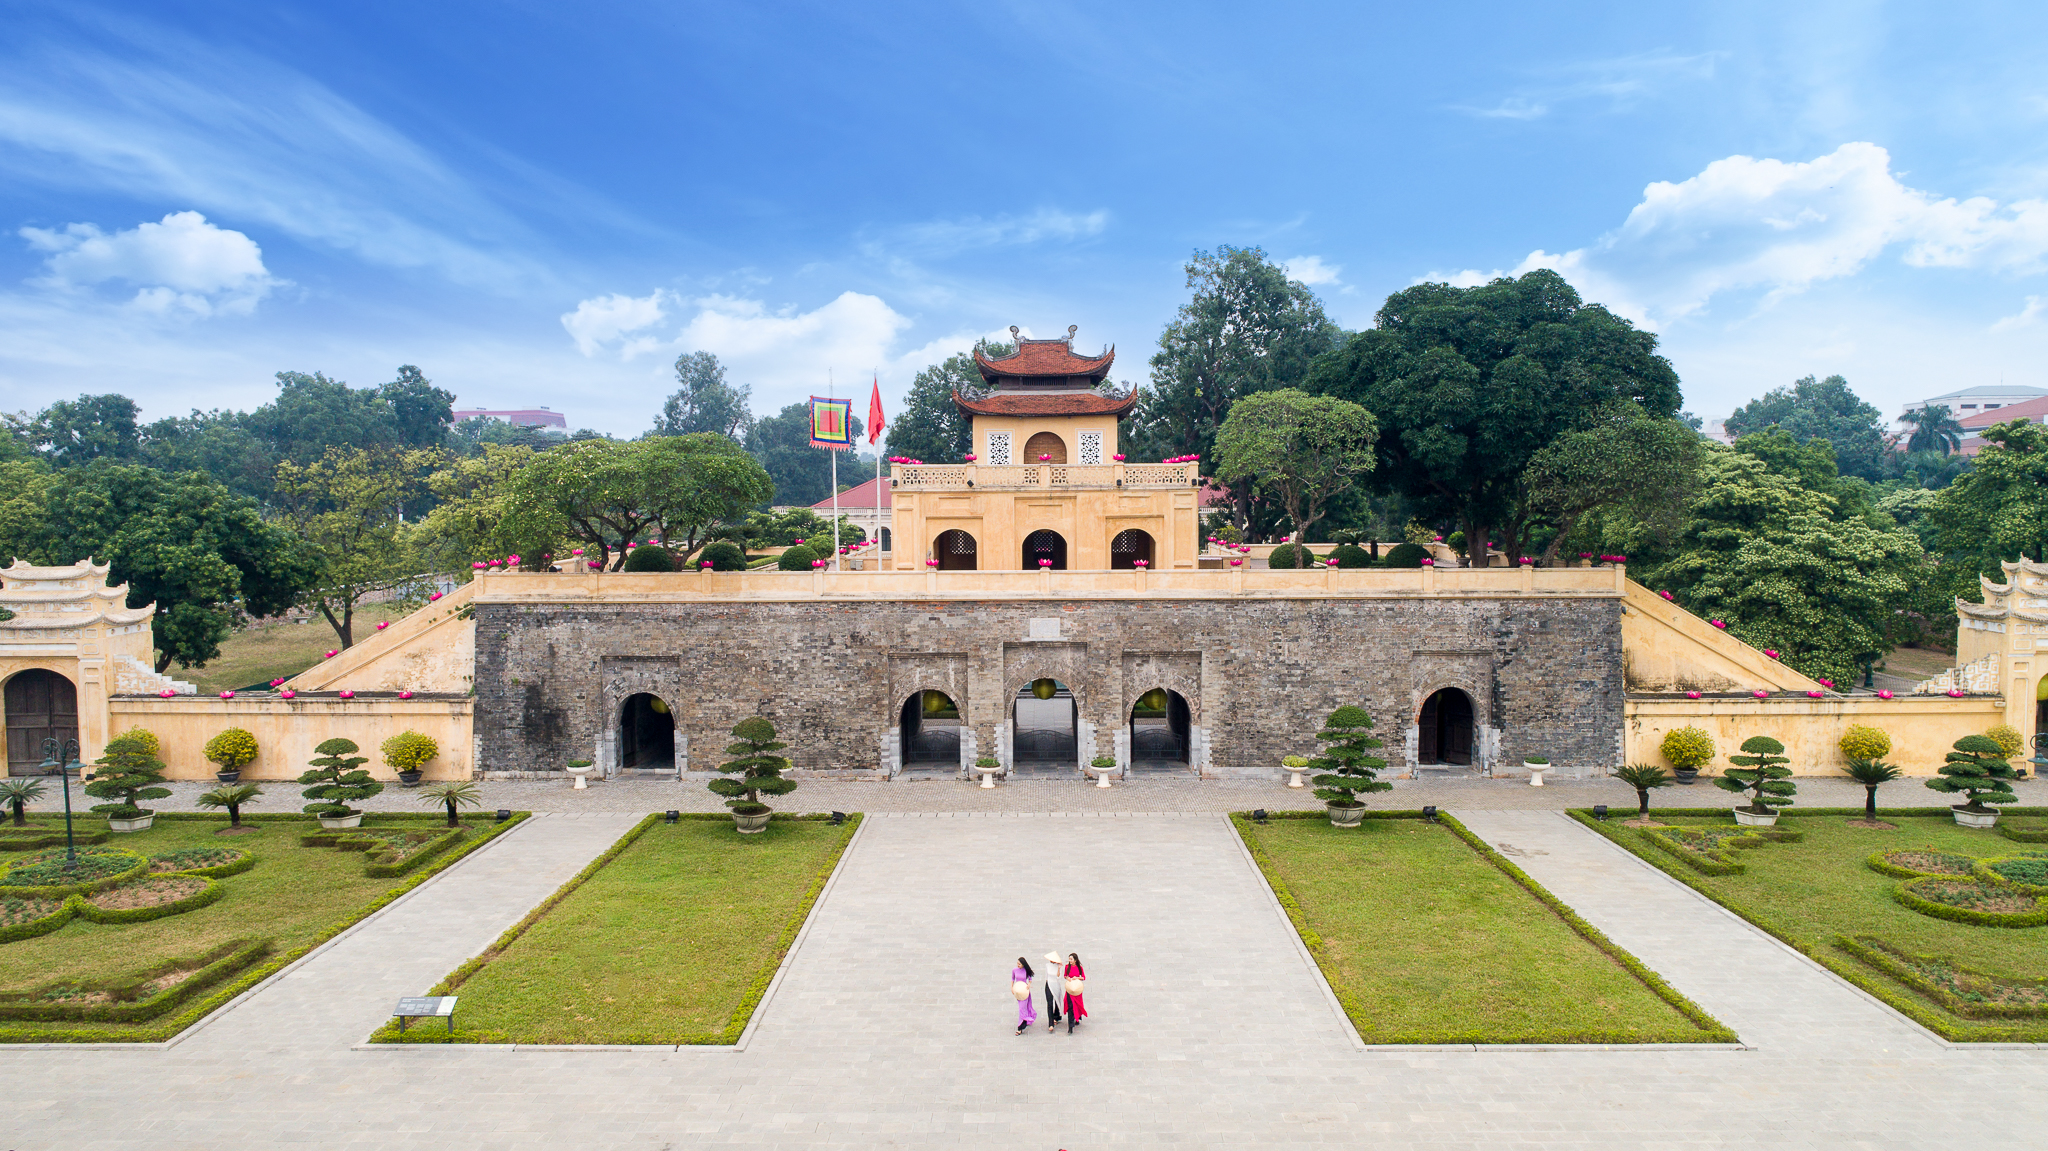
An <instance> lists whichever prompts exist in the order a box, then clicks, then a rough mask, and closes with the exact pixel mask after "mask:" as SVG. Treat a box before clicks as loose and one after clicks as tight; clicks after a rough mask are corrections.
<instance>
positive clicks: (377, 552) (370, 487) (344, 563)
mask: <svg viewBox="0 0 2048 1151" xmlns="http://www.w3.org/2000/svg"><path fill="white" fill-rule="evenodd" d="M438 458H439V454H438V453H437V452H432V451H424V450H418V451H408V450H402V449H397V448H379V449H369V448H338V447H337V448H329V449H328V450H327V452H326V453H325V454H324V455H322V456H321V457H320V458H319V459H316V460H314V461H313V462H311V463H308V464H298V463H294V462H292V461H291V460H286V461H284V462H283V463H281V464H279V465H278V466H277V502H278V506H279V509H280V510H281V512H282V513H283V516H284V519H285V522H287V523H288V524H290V526H291V528H292V530H293V531H295V532H296V533H297V534H298V536H299V539H300V540H301V541H303V542H304V544H305V545H306V546H307V547H308V548H309V549H310V550H311V553H312V555H313V556H314V559H315V562H316V564H317V575H316V577H315V579H314V581H313V582H312V585H311V586H310V587H309V588H308V589H307V590H305V591H304V592H302V593H301V596H300V599H301V602H303V603H305V604H306V605H307V606H309V607H313V608H316V609H318V610H319V612H320V615H321V618H323V619H325V620H326V621H327V623H328V626H330V627H332V628H333V629H334V634H335V636H336V637H337V638H338V639H340V641H341V646H342V647H344V648H346V647H349V646H351V645H353V644H354V643H355V613H356V608H357V607H358V606H359V605H361V604H362V603H363V601H364V599H365V597H367V596H369V595H370V594H372V593H374V592H381V591H389V590H391V589H393V588H397V587H401V586H403V585H405V584H407V583H410V582H412V581H413V580H416V579H418V578H419V576H420V575H421V571H422V569H421V568H420V566H419V562H418V559H417V557H416V556H415V555H413V554H412V553H409V552H408V551H407V550H406V549H405V548H404V547H402V546H401V545H400V542H399V523H400V520H399V509H400V507H401V506H403V505H404V503H405V501H406V500H407V499H408V498H411V497H413V496H414V495H416V494H417V493H418V491H419V490H420V488H421V486H422V483H423V477H424V475H425V473H426V471H427V469H428V468H430V467H432V466H433V464H434V463H435V462H436V460H437V459H438Z"/></svg>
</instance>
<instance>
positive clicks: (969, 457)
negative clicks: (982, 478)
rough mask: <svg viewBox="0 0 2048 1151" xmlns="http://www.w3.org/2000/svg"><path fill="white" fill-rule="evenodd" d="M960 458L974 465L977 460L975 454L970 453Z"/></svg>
mask: <svg viewBox="0 0 2048 1151" xmlns="http://www.w3.org/2000/svg"><path fill="white" fill-rule="evenodd" d="M960 458H961V459H963V460H965V461H967V462H968V463H970V464H971V463H973V462H974V461H975V459H976V457H975V454H974V453H973V452H968V453H967V454H966V455H964V456H961V457H960Z"/></svg>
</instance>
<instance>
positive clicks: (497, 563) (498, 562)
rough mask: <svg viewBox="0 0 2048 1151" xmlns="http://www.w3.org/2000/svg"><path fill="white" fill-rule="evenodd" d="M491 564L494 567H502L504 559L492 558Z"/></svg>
mask: <svg viewBox="0 0 2048 1151" xmlns="http://www.w3.org/2000/svg"><path fill="white" fill-rule="evenodd" d="M491 566H492V567H494V568H501V567H504V566H505V561H504V560H492V561H491Z"/></svg>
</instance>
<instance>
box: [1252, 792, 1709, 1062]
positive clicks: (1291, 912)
mask: <svg viewBox="0 0 2048 1151" xmlns="http://www.w3.org/2000/svg"><path fill="white" fill-rule="evenodd" d="M1327 817H1328V813H1327V812H1325V811H1286V812H1271V811H1269V812H1267V813H1266V818H1267V819H1324V818H1327ZM1365 817H1366V818H1367V819H1415V820H1419V819H1421V818H1422V813H1421V812H1419V811H1377V810H1375V811H1368V812H1366V813H1365ZM1250 818H1251V813H1250V812H1243V811H1237V812H1232V813H1231V815H1230V823H1231V826H1232V827H1233V828H1234V829H1235V830H1236V831H1237V837H1238V839H1239V841H1240V842H1242V843H1243V844H1244V845H1245V850H1246V851H1248V852H1250V853H1251V857H1252V861H1253V862H1254V863H1256V864H1257V865H1258V868H1259V872H1260V874H1262V875H1264V876H1265V878H1266V883H1267V885H1268V886H1269V887H1271V888H1272V889H1273V897H1274V898H1275V899H1277V900H1278V901H1279V903H1280V906H1281V908H1282V909H1283V910H1285V911H1286V912H1287V919H1288V921H1289V922H1291V923H1292V924H1294V930H1295V931H1296V932H1297V933H1298V934H1299V935H1300V936H1301V941H1302V943H1304V944H1305V945H1307V947H1308V949H1309V954H1311V955H1313V956H1315V960H1316V966H1317V967H1319V968H1322V970H1323V978H1324V982H1325V983H1327V984H1328V985H1329V988H1330V990H1331V992H1332V993H1333V994H1335V995H1336V996H1337V1001H1338V1002H1339V1003H1341V1004H1343V1006H1344V1013H1345V1014H1346V1015H1348V1016H1349V1017H1350V1018H1351V1022H1352V1024H1353V1025H1354V1026H1356V1027H1360V1028H1365V1027H1369V1026H1370V1020H1368V1019H1367V1018H1366V1017H1365V1014H1364V1012H1363V1011H1362V1010H1361V1009H1360V1007H1359V1004H1358V1002H1357V1000H1356V999H1355V998H1354V997H1353V996H1352V995H1351V994H1350V993H1349V992H1348V991H1346V990H1344V989H1343V988H1342V987H1341V986H1340V985H1339V984H1338V983H1337V981H1336V979H1335V978H1334V977H1333V974H1334V973H1333V972H1331V970H1330V969H1329V968H1328V967H1326V966H1324V963H1323V951H1324V940H1323V937H1322V936H1321V935H1320V934H1318V933H1317V932H1316V931H1315V929H1314V928H1311V927H1310V926H1309V924H1308V916H1307V914H1306V913H1305V912H1303V911H1302V908H1301V904H1300V903H1299V902H1298V901H1296V900H1295V898H1294V894H1293V893H1292V892H1290V891H1289V890H1288V889H1287V884H1286V881H1285V880H1283V879H1281V878H1280V874H1279V870H1278V868H1277V867H1276V866H1275V865H1274V863H1273V860H1272V857H1271V856H1269V855H1267V854H1266V851H1265V848H1263V847H1262V846H1260V844H1259V843H1258V841H1257V840H1256V839H1255V838H1254V837H1253V836H1252V835H1251V823H1250ZM1436 818H1437V822H1438V823H1440V824H1442V825H1443V826H1444V827H1446V828H1448V829H1449V830H1450V832H1451V834H1453V835H1455V836H1457V837H1458V839H1459V840H1460V841H1461V842H1463V843H1464V844H1465V845H1466V846H1467V847H1469V848H1471V849H1472V850H1473V851H1474V852H1476V853H1477V854H1478V855H1479V857H1480V858H1481V859H1484V860H1485V861H1486V862H1488V863H1490V864H1492V865H1493V866H1494V867H1495V868H1497V869H1499V870H1500V872H1501V873H1502V874H1504V875H1506V876H1507V877H1508V878H1509V879H1511V880H1513V881H1514V882H1515V883H1516V884H1517V885H1519V886H1520V887H1521V888H1522V889H1523V890H1524V891H1527V892H1528V893H1529V894H1530V895H1532V896H1534V897H1535V898H1536V901H1537V902H1538V903H1541V904H1542V905H1543V906H1544V907H1545V908H1546V909H1548V910H1549V911H1550V913H1551V914H1553V915H1555V916H1557V917H1558V918H1559V919H1562V920H1563V921H1564V922H1565V925H1566V926H1568V927H1570V928H1571V929H1572V930H1573V931H1574V932H1575V933H1577V934H1578V935H1579V936H1580V937H1581V938H1583V939H1585V940H1586V942H1588V943H1590V944H1592V945H1593V946H1594V947H1596V948H1598V949H1599V950H1600V951H1601V953H1602V954H1604V955H1606V956H1607V957H1608V958H1609V959H1611V960H1613V961H1614V962H1615V964H1616V965H1617V966H1619V967H1621V968H1622V969H1623V970H1625V971H1627V972H1628V973H1629V974H1630V975H1633V976H1635V978H1636V980H1637V981H1638V982H1640V983H1642V985H1643V986H1645V987H1647V988H1649V989H1650V991H1651V992H1652V993H1653V994H1655V995H1656V996H1657V997H1658V998H1659V999H1662V1000H1663V1001H1664V1002H1666V1003H1669V1004H1670V1005H1671V1006H1672V1007H1673V1008H1674V1009H1676V1010H1677V1011H1678V1013H1679V1014H1680V1015H1683V1016H1685V1017H1686V1019H1688V1020H1690V1021H1691V1022H1692V1023H1693V1024H1694V1025H1695V1026H1697V1027H1698V1028H1699V1029H1700V1031H1701V1032H1702V1034H1701V1036H1700V1038H1699V1039H1698V1040H1697V1042H1700V1043H1735V1042H1739V1040H1738V1038H1737V1036H1736V1034H1735V1032H1733V1031H1731V1030H1729V1029H1728V1028H1727V1027H1726V1026H1725V1025H1723V1024H1722V1023H1721V1021H1720V1020H1718V1019H1715V1018H1714V1017H1713V1016H1711V1015H1709V1014H1707V1013H1706V1012H1705V1011H1703V1010H1701V1008H1700V1007H1699V1005H1698V1004H1695V1003H1694V1002H1693V1001H1692V1000H1690V999H1687V998H1686V997H1685V996H1684V995H1681V994H1680V993H1679V992H1678V990H1677V989H1676V988H1674V987H1672V986H1671V985H1670V984H1668V983H1666V982H1664V980H1663V979H1662V978H1660V977H1659V976H1658V975H1657V973H1656V972H1654V971H1651V970H1650V969H1649V968H1647V967H1645V966H1643V964H1642V961H1641V960H1638V959H1637V958H1636V957H1635V956H1633V955H1631V954H1629V953H1628V952H1627V951H1626V950H1624V949H1623V948H1621V947H1620V946H1618V945H1616V944H1615V942H1614V941H1613V940H1611V939H1609V938H1607V936H1606V935H1605V934H1604V933H1602V932H1601V931H1600V929H1599V928H1597V927H1594V926H1593V925H1592V924H1590V923H1588V922H1586V921H1585V920H1584V919H1582V918H1580V917H1579V915H1578V913H1577V912H1574V911H1573V910H1572V909H1571V908H1569V907H1567V906H1565V904H1564V902H1563V901H1562V900H1560V899H1558V898H1557V897H1556V896H1555V895H1552V894H1551V893H1550V892H1549V891H1548V890H1547V889H1546V888H1544V886H1543V885H1542V884H1540V883H1537V882H1536V881H1535V880H1534V879H1533V878H1531V877H1530V875H1529V873H1528V872H1526V871H1523V870H1522V869H1521V868H1519V867H1517V866H1515V865H1514V863H1512V862H1511V861H1509V860H1508V858H1507V857H1506V856H1504V855H1502V854H1501V853H1499V852H1498V851H1495V850H1494V849H1493V848H1492V846H1490V845H1489V844H1488V843H1487V842H1486V841H1485V840H1483V839H1481V838H1479V836H1477V835H1474V834H1473V833H1472V832H1471V831H1470V830H1469V829H1467V828H1466V826H1465V825H1464V824H1462V823H1459V822H1458V821H1457V820H1456V819H1455V818H1453V817H1452V816H1451V815H1449V814H1447V813H1445V812H1438V813H1437V817H1436ZM1381 1042H1386V1043H1403V1044H1406V1043H1414V1044H1431V1043H1627V1044H1638V1043H1642V1042H1643V1040H1641V1039H1640V1038H1638V1037H1636V1036H1633V1035H1617V1034H1608V1033H1604V1032H1585V1033H1579V1034H1572V1035H1568V1036H1562V1037H1560V1036H1557V1035H1492V1034H1486V1033H1473V1032H1466V1031H1449V1030H1445V1031H1427V1032H1418V1033H1416V1034H1414V1035H1404V1036H1400V1037H1397V1038H1392V1039H1386V1040H1381Z"/></svg>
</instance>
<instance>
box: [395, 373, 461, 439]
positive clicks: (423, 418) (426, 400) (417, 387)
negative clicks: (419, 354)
mask: <svg viewBox="0 0 2048 1151" xmlns="http://www.w3.org/2000/svg"><path fill="white" fill-rule="evenodd" d="M377 398H378V399H380V400H383V401H384V403H385V404H387V405H389V407H390V408H391V424H392V428H393V430H394V431H395V432H397V434H398V442H399V443H401V444H404V445H405V446H406V447H408V448H432V447H438V446H440V443H441V440H442V437H444V436H445V435H447V432H448V425H449V424H451V423H453V422H454V420H455V393H453V392H450V391H448V390H446V389H444V388H437V387H435V386H434V382H433V381H432V380H429V379H428V378H427V377H426V374H425V373H423V372H421V371H420V370H419V369H418V368H416V367H414V366H412V365H411V364H400V365H399V366H398V375H397V377H396V378H395V379H393V380H392V381H391V382H390V383H388V384H385V385H383V386H381V387H379V388H378V389H377Z"/></svg>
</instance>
